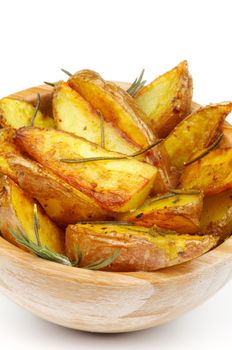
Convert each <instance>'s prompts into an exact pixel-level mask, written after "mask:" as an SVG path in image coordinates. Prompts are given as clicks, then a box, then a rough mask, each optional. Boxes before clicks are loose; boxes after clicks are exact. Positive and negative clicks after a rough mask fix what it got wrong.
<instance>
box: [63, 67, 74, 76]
mask: <svg viewBox="0 0 232 350" xmlns="http://www.w3.org/2000/svg"><path fill="white" fill-rule="evenodd" d="M61 70H62V72H64V73H65V74H67V75H68V76H69V77H71V76H72V73H70V72H69V71H67V70H66V69H63V68H61Z"/></svg>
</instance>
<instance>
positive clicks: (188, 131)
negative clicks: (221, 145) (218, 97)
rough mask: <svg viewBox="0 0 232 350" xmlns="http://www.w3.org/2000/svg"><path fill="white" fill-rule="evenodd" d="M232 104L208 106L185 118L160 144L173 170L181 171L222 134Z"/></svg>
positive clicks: (231, 109)
mask: <svg viewBox="0 0 232 350" xmlns="http://www.w3.org/2000/svg"><path fill="white" fill-rule="evenodd" d="M231 111H232V103H231V102H228V103H221V104H216V105H209V106H206V107H203V108H201V109H199V110H198V111H196V112H195V113H193V114H191V115H189V116H188V117H186V118H185V119H184V120H183V121H182V122H181V123H180V124H178V125H177V127H176V128H175V129H174V130H173V131H172V132H171V134H170V135H169V136H168V137H167V138H166V139H165V140H164V141H163V142H162V145H159V146H160V147H161V146H162V147H163V149H164V150H163V153H166V156H167V159H169V162H170V164H171V167H172V168H173V169H176V170H177V171H178V172H180V171H182V169H183V167H184V165H185V163H187V162H189V161H190V160H192V159H193V158H194V156H195V155H196V154H197V153H199V152H200V151H202V150H204V149H205V148H207V147H208V146H210V145H211V144H212V143H213V142H214V141H215V140H216V139H217V137H218V136H219V135H220V134H221V132H222V124H223V122H224V120H225V117H226V116H227V115H228V114H229V113H230V112H231Z"/></svg>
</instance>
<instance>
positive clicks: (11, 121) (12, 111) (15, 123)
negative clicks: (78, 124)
mask: <svg viewBox="0 0 232 350" xmlns="http://www.w3.org/2000/svg"><path fill="white" fill-rule="evenodd" d="M34 111H35V107H34V106H32V105H31V104H30V103H28V102H25V101H21V100H16V99H13V98H10V97H5V98H3V99H1V100H0V126H2V127H4V128H6V127H12V128H15V129H18V128H21V127H23V126H29V125H30V121H31V118H32V116H33V114H34ZM34 125H35V126H38V127H41V128H54V127H55V124H54V119H53V118H51V117H48V116H44V115H43V114H42V113H41V112H40V111H38V112H37V114H36V118H35V122H34Z"/></svg>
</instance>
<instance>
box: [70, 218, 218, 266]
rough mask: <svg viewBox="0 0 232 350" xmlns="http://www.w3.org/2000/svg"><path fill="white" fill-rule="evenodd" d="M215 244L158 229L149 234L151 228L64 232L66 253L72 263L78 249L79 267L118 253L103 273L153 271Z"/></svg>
mask: <svg viewBox="0 0 232 350" xmlns="http://www.w3.org/2000/svg"><path fill="white" fill-rule="evenodd" d="M215 244H216V239H215V238H214V237H213V236H210V235H205V236H197V235H177V234H176V233H175V232H171V231H168V232H166V233H165V231H162V232H159V230H158V229H154V230H153V232H152V234H151V229H148V228H144V227H136V226H119V225H118V226H117V225H107V224H106V225H97V224H95V225H94V224H92V225H91V224H77V225H70V226H68V228H67V230H66V254H67V255H68V257H69V258H70V259H71V260H75V259H76V258H77V256H76V254H77V247H79V248H80V250H81V251H82V253H83V259H82V262H81V266H85V265H87V264H90V263H92V262H94V261H97V260H98V259H101V258H104V259H106V258H109V257H110V256H112V254H113V253H114V252H115V251H116V250H120V255H119V256H118V257H117V258H116V259H115V260H114V262H113V263H112V264H111V265H110V266H108V267H106V268H105V270H107V271H154V270H157V269H160V268H163V267H167V266H172V265H176V264H179V263H182V262H184V261H187V260H191V259H193V258H195V257H197V256H199V255H202V254H203V253H205V252H206V251H208V250H209V249H211V248H212V247H213V246H214V245H215Z"/></svg>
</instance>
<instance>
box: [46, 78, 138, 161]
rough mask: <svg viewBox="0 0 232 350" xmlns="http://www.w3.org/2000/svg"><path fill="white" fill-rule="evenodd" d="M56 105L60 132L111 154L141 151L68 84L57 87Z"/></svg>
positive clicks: (54, 107) (57, 125) (55, 109)
mask: <svg viewBox="0 0 232 350" xmlns="http://www.w3.org/2000/svg"><path fill="white" fill-rule="evenodd" d="M52 105H53V116H54V119H55V124H56V127H57V129H59V130H64V131H68V132H72V133H73V134H75V135H77V136H81V137H84V138H85V139H87V140H89V141H91V142H94V143H96V144H98V145H100V146H101V145H103V147H104V148H106V149H107V150H109V151H115V152H120V153H124V154H132V153H134V152H136V151H138V150H139V149H140V147H138V146H136V145H135V144H134V142H131V141H130V140H129V139H128V137H127V135H125V134H124V133H123V132H122V130H119V129H118V128H117V127H115V126H114V125H113V124H112V123H111V122H107V121H104V119H103V118H102V117H101V116H100V115H99V113H97V111H96V110H95V109H94V108H93V107H92V106H91V105H90V103H89V102H87V101H86V100H85V99H84V98H83V97H82V96H81V95H80V94H79V93H78V92H76V91H75V90H73V89H72V88H70V86H69V85H68V84H67V83H64V82H62V81H61V82H59V83H58V84H56V86H55V90H54V95H53V100H52ZM102 119H103V120H102ZM102 129H103V131H102ZM102 132H103V133H104V134H103V136H102ZM102 138H103V140H102ZM102 141H103V143H102Z"/></svg>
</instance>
